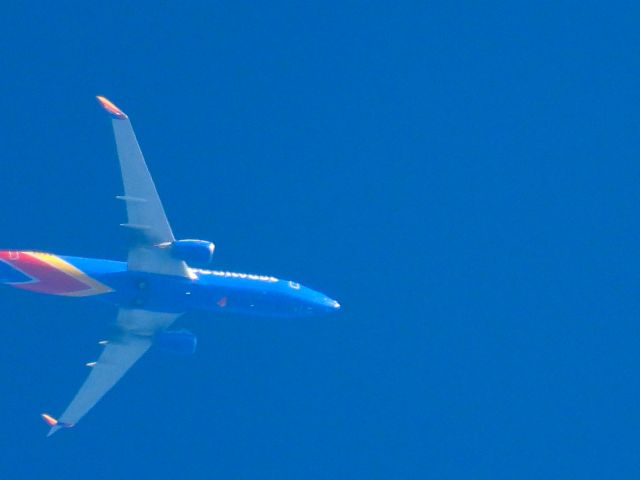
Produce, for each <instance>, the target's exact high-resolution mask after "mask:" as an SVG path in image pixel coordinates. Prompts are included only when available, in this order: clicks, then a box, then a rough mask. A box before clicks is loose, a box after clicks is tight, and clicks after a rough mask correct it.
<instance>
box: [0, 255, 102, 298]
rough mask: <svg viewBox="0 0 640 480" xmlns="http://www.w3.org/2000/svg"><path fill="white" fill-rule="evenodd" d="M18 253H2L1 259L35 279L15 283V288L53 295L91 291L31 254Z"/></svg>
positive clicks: (87, 286) (88, 286)
mask: <svg viewBox="0 0 640 480" xmlns="http://www.w3.org/2000/svg"><path fill="white" fill-rule="evenodd" d="M17 253H18V255H16V252H7V251H1V252H0V259H2V260H4V261H5V262H6V263H8V264H10V265H11V266H12V267H14V268H16V269H18V270H19V271H21V272H23V273H25V274H26V275H28V276H29V277H31V278H33V281H30V282H24V283H13V284H12V286H14V287H17V288H22V289H24V290H29V291H31V292H39V293H48V294H51V295H64V294H69V293H72V292H78V291H82V290H89V289H91V286H90V285H87V284H86V283H84V282H81V281H79V280H77V279H75V278H73V277H72V276H70V275H67V274H66V273H64V272H62V271H61V270H58V269H57V268H55V267H54V266H52V265H50V264H48V263H46V262H44V261H42V260H40V259H39V258H37V257H36V256H34V255H32V254H30V253H25V252H17Z"/></svg>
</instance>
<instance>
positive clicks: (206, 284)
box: [0, 250, 340, 317]
mask: <svg viewBox="0 0 640 480" xmlns="http://www.w3.org/2000/svg"><path fill="white" fill-rule="evenodd" d="M189 271H190V274H191V278H184V277H178V276H172V275H160V274H154V273H147V272H136V271H131V270H128V269H127V263H126V262H119V261H113V260H103V259H94V258H83V257H72V256H59V255H53V254H48V253H43V252H33V251H9V250H4V251H0V282H1V283H4V284H7V285H10V286H13V287H16V288H21V289H23V290H29V291H32V292H37V293H43V294H49V295H63V296H71V297H95V298H97V299H100V300H104V301H107V302H110V303H112V304H114V305H116V306H118V307H120V308H138V309H144V310H150V311H158V312H175V313H181V312H188V311H205V312H214V313H229V314H244V315H253V316H270V317H308V316H312V315H316V314H323V313H328V312H332V311H336V310H338V309H339V308H340V305H339V304H338V302H336V301H335V300H332V299H331V298H329V297H327V296H326V295H324V294H322V293H319V292H316V291H314V290H312V289H310V288H307V287H304V286H302V285H300V284H298V283H296V282H293V281H288V280H280V279H277V278H275V277H272V276H267V275H254V274H245V273H235V272H226V271H219V270H205V269H197V268H190V269H189Z"/></svg>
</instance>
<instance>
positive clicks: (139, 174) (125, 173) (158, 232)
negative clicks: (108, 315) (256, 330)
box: [97, 96, 189, 277]
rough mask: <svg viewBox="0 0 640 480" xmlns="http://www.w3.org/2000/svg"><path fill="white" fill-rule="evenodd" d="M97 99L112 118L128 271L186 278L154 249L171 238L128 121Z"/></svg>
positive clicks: (177, 262)
mask: <svg viewBox="0 0 640 480" xmlns="http://www.w3.org/2000/svg"><path fill="white" fill-rule="evenodd" d="M97 98H98V101H99V102H100V104H101V105H102V107H103V108H104V109H105V110H106V111H107V112H109V114H110V115H111V117H112V122H111V123H112V125H113V132H114V135H115V140H116V148H117V151H118V159H119V161H120V170H121V172H122V183H123V184H124V195H121V196H118V197H117V198H118V199H120V200H122V201H124V202H125V203H126V206H127V216H128V221H127V223H123V224H122V226H123V227H125V228H127V229H128V230H130V232H131V245H130V248H129V255H128V265H129V270H135V271H142V272H150V273H160V274H166V275H178V276H183V277H189V269H188V268H187V266H186V264H185V263H184V262H183V261H181V260H178V259H175V258H173V257H171V256H170V254H169V253H168V251H167V249H162V248H158V247H157V245H160V244H166V243H170V242H173V241H174V240H175V238H174V236H173V232H172V231H171V226H170V225H169V221H168V220H167V216H166V215H165V212H164V208H163V206H162V202H161V201H160V197H159V196H158V192H157V190H156V187H155V185H154V183H153V179H152V178H151V174H150V173H149V169H148V168H147V164H146V163H145V160H144V156H143V155H142V151H141V150H140V146H139V145H138V140H137V139H136V135H135V133H134V131H133V127H132V126H131V121H130V120H129V117H128V116H127V115H125V113H124V112H122V110H120V109H119V108H118V107H116V106H115V105H114V104H113V103H111V102H110V101H109V100H107V99H106V98H104V97H100V96H99V97H97Z"/></svg>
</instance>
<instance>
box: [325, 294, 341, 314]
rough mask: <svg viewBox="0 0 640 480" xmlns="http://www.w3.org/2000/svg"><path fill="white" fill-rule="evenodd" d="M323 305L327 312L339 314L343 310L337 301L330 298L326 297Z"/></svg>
mask: <svg viewBox="0 0 640 480" xmlns="http://www.w3.org/2000/svg"><path fill="white" fill-rule="evenodd" d="M321 305H322V306H323V307H324V308H325V310H326V311H327V312H337V311H338V310H340V308H341V307H340V304H339V303H338V302H337V301H336V300H334V299H333V298H329V297H325V298H324V299H323V300H322V302H321Z"/></svg>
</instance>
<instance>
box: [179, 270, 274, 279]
mask: <svg viewBox="0 0 640 480" xmlns="http://www.w3.org/2000/svg"><path fill="white" fill-rule="evenodd" d="M191 271H192V272H193V273H197V274H198V275H216V276H218V277H227V278H247V279H249V280H259V281H261V282H277V281H278V279H277V278H276V277H269V276H268V275H254V274H252V273H236V272H221V271H219V270H203V269H200V268H192V269H191Z"/></svg>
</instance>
